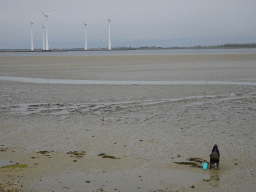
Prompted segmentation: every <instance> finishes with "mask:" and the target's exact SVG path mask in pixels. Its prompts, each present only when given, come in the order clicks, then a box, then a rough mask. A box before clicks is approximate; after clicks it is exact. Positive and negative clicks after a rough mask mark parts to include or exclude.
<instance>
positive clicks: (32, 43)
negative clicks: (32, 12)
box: [30, 22, 34, 51]
mask: <svg viewBox="0 0 256 192" xmlns="http://www.w3.org/2000/svg"><path fill="white" fill-rule="evenodd" d="M30 26H31V51H34V39H33V29H32V27H33V22H31V23H30Z"/></svg>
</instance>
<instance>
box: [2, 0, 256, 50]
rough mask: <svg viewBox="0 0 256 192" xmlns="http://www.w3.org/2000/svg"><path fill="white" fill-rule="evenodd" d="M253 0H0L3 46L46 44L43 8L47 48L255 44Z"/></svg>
mask: <svg viewBox="0 0 256 192" xmlns="http://www.w3.org/2000/svg"><path fill="white" fill-rule="evenodd" d="M255 8H256V1H255V0H214V1H210V0H72V1H71V0H0V25H1V28H0V29H1V31H0V49H15V48H26V49H29V48H30V34H31V33H30V22H33V23H34V24H35V25H34V26H33V31H34V41H35V42H34V47H35V48H36V49H39V48H42V46H43V43H42V39H43V29H42V28H41V27H42V24H45V17H44V16H43V15H42V13H41V12H40V11H42V12H44V13H52V12H54V13H53V14H52V15H50V16H49V18H48V24H49V25H48V34H49V48H50V49H52V48H83V47H84V29H85V27H84V24H83V23H82V21H85V22H88V25H87V37H88V48H95V47H104V48H105V47H107V46H108V19H111V20H112V21H113V22H112V23H111V40H112V47H119V46H126V47H128V46H132V47H140V46H163V47H173V46H196V45H202V46H203V45H217V44H224V43H256V22H255V19H256V9H255Z"/></svg>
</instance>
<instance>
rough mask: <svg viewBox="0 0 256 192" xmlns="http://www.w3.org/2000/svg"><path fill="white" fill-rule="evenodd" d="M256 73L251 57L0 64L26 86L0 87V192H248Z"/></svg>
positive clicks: (255, 158)
mask: <svg viewBox="0 0 256 192" xmlns="http://www.w3.org/2000/svg"><path fill="white" fill-rule="evenodd" d="M255 74H256V54H226V55H224V54H223V55H217V54H215V55H214V54H213V55H208V54H205V55H132V56H131V55H130V56H129V55H126V56H120V55H117V56H44V57H43V56H42V57H41V56H38V57H28V56H12V57H10V56H1V57H0V76H5V77H27V78H30V79H31V81H32V82H21V81H19V80H17V79H14V80H0V87H1V89H0V121H1V124H0V148H1V150H0V166H1V168H0V191H4V190H7V189H15V190H16V191H24V192H25V191H28V192H30V191H31V192H34V191H39V192H43V191H55V192H58V191H86V192H92V191H107V192H109V191H127V192H130V191H143V192H149V191H151V192H152V191H165V192H169V191H255V190H256V189H255V188H256V178H255V176H256V169H255V167H256V155H255V154H256V127H255V119H256V103H255V102H256V85H253V84H250V83H256V77H255ZM34 78H36V79H37V78H42V79H63V80H102V81H114V82H118V81H127V82H128V81H129V82H130V81H145V82H147V81H159V82H160V81H175V82H176V84H175V85H174V84H171V85H164V84H161V83H160V84H158V85H153V84H152V85H151V84H146V83H145V84H136V83H134V84H126V85H125V84H118V83H117V84H97V85H90V84H69V83H66V84H55V83H51V82H48V83H33V79H34ZM34 80H35V79H34ZM179 81H186V82H187V84H184V83H183V84H179V83H177V82H179ZM192 81H198V82H199V81H200V82H205V84H193V83H191V82H192ZM213 81H214V82H215V81H219V82H223V83H219V84H214V83H212V84H210V83H209V84H207V82H213ZM224 82H226V83H224ZM229 82H230V83H229ZM232 82H237V84H232ZM239 82H243V83H244V84H239ZM214 144H218V146H219V150H220V155H221V157H220V159H221V160H220V169H219V170H215V169H214V170H210V169H206V170H204V169H202V164H201V162H200V161H201V160H206V161H209V155H210V153H211V150H212V147H213V145H214ZM190 158H199V159H198V160H199V161H196V160H191V159H190ZM175 162H190V163H191V165H192V166H191V165H184V164H177V163H175ZM193 163H194V164H193ZM17 164H19V165H23V164H27V167H25V168H22V167H18V166H17V167H16V168H10V167H4V166H8V165H17ZM193 165H194V166H193Z"/></svg>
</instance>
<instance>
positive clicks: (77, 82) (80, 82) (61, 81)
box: [0, 76, 256, 85]
mask: <svg viewBox="0 0 256 192" xmlns="http://www.w3.org/2000/svg"><path fill="white" fill-rule="evenodd" d="M0 80H6V81H17V82H23V83H45V84H66V85H256V82H228V81H104V80H102V81H100V80H72V79H44V78H29V77H8V76H0Z"/></svg>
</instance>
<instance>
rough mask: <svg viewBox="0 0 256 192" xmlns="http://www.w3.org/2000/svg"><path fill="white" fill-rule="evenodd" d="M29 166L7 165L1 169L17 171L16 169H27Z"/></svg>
mask: <svg viewBox="0 0 256 192" xmlns="http://www.w3.org/2000/svg"><path fill="white" fill-rule="evenodd" d="M27 166H28V164H17V165H6V166H4V167H1V168H5V169H15V168H26V167H27Z"/></svg>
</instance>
